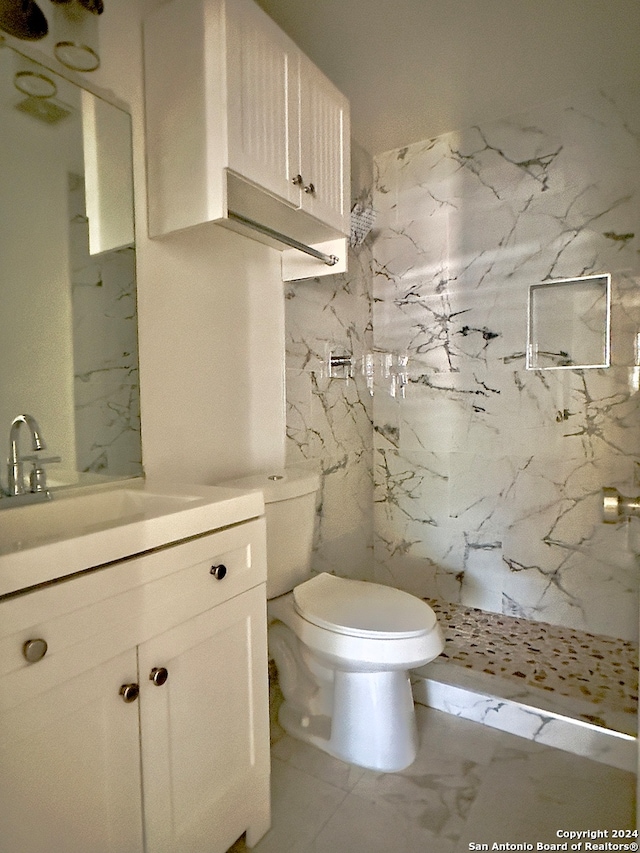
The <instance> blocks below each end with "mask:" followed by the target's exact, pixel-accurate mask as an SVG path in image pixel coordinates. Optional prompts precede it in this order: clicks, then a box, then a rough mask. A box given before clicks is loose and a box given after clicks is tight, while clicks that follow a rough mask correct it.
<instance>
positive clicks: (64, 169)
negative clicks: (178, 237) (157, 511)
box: [0, 46, 142, 491]
mask: <svg viewBox="0 0 640 853" xmlns="http://www.w3.org/2000/svg"><path fill="white" fill-rule="evenodd" d="M0 111H1V119H0V136H1V138H2V144H1V145H0V209H1V210H2V217H1V219H0V258H1V259H2V263H1V265H0V305H1V311H0V316H2V321H3V322H2V332H1V336H0V346H1V348H2V350H1V358H0V460H1V461H0V483H1V484H2V486H3V489H4V490H5V491H6V488H7V472H6V470H5V466H4V464H2V463H3V462H4V461H5V459H6V458H7V457H8V456H9V455H10V447H9V444H10V441H9V434H10V426H11V423H12V421H13V420H14V418H16V416H18V415H20V414H29V415H31V416H33V417H34V418H35V419H36V421H37V423H38V425H39V430H40V435H41V437H42V439H43V440H44V442H45V444H46V449H44V450H43V455H44V456H46V457H58V456H59V457H60V459H61V461H60V462H52V463H51V464H50V467H48V470H47V478H48V485H49V486H50V487H51V486H53V487H55V486H56V485H68V484H73V483H77V482H92V481H95V480H101V479H104V478H122V477H131V476H137V475H140V474H141V472H142V460H141V443H140V410H139V381H138V356H137V323H136V288H135V248H134V237H133V193H132V162H131V130H130V118H129V116H128V115H127V114H126V113H125V112H123V111H122V110H120V109H119V108H117V107H115V106H114V105H113V104H110V103H108V102H106V101H104V100H102V99H100V98H97V97H96V96H95V95H93V94H92V93H90V92H87V91H84V90H82V89H80V88H79V87H78V86H76V85H75V84H73V83H71V82H69V81H68V80H66V79H64V78H63V77H61V76H59V75H57V74H54V73H53V72H52V71H50V70H49V69H47V68H45V67H43V66H41V65H39V64H37V63H35V62H33V61H32V60H30V59H27V58H26V57H24V56H21V55H20V54H18V53H16V52H15V51H13V50H12V49H11V48H9V47H7V46H2V47H0ZM22 440H24V446H22V447H21V448H20V449H19V452H20V453H23V454H24V455H28V454H32V453H33V451H32V449H31V445H30V442H29V441H28V440H27V437H25V438H24V439H22ZM5 444H6V449H4V450H3V447H4V445H5ZM25 467H26V466H25ZM26 474H28V470H26ZM27 479H28V478H27ZM27 488H28V482H27Z"/></svg>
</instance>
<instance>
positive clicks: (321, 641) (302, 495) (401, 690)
mask: <svg viewBox="0 0 640 853" xmlns="http://www.w3.org/2000/svg"><path fill="white" fill-rule="evenodd" d="M225 485H229V486H231V485H233V486H238V487H242V488H261V489H262V491H263V493H264V499H265V507H266V521H267V598H268V599H269V600H268V602H267V613H268V617H269V652H270V654H271V656H272V657H273V659H274V661H275V664H276V667H277V670H278V677H279V681H280V687H281V689H282V693H283V696H284V702H283V704H282V706H281V708H280V711H279V722H280V724H281V725H282V727H283V728H284V729H285V731H286V732H288V733H289V734H291V735H293V736H294V737H297V738H300V739H301V740H304V741H307V742H308V743H312V744H314V745H315V746H317V747H319V748H320V749H322V750H324V751H325V752H327V753H329V754H331V755H333V756H335V757H337V758H340V759H342V760H343V761H348V762H350V763H353V764H357V765H359V766H361V767H367V768H371V769H374V770H379V771H386V772H392V771H396V770H402V769H404V768H405V767H408V766H409V765H410V764H411V763H412V762H413V760H414V759H415V756H416V751H417V743H418V739H417V730H416V723H415V712H414V705H413V696H412V693H411V683H410V678H409V670H411V669H413V668H415V667H419V666H423V665H424V664H426V663H428V662H429V661H431V660H433V659H434V658H435V657H437V656H438V655H439V654H440V652H441V651H442V649H443V647H444V643H443V639H442V633H441V631H440V627H439V625H438V622H437V619H436V615H435V613H434V612H433V610H432V609H431V608H430V607H429V605H428V604H426V602H424V601H422V600H421V599H419V598H416V597H415V596H413V595H410V594H409V593H406V592H403V591H401V590H398V589H394V588H393V587H388V586H383V585H381V584H376V583H370V582H368V581H358V580H352V579H349V578H344V577H337V576H335V575H332V574H327V573H321V574H318V575H313V574H312V572H311V545H312V536H313V516H314V511H315V493H316V491H317V489H318V488H319V478H318V476H317V474H313V473H310V472H309V471H308V470H305V469H296V468H287V469H283V470H281V471H279V472H276V473H275V474H271V475H270V476H268V475H266V474H264V475H257V476H255V477H245V478H242V479H240V480H234V481H231V482H228V483H226V484H225Z"/></svg>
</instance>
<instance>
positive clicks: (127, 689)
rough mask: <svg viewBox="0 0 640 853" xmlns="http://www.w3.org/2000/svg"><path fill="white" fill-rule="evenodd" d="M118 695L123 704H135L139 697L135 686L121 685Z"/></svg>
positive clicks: (138, 689) (138, 691)
mask: <svg viewBox="0 0 640 853" xmlns="http://www.w3.org/2000/svg"><path fill="white" fill-rule="evenodd" d="M120 695H121V696H122V698H123V699H124V701H125V702H127V703H129V702H135V701H136V699H137V698H138V696H139V695H140V687H139V686H138V685H137V684H123V685H122V687H121V688H120Z"/></svg>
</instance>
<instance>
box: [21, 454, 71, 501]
mask: <svg viewBox="0 0 640 853" xmlns="http://www.w3.org/2000/svg"><path fill="white" fill-rule="evenodd" d="M22 459H23V460H24V461H25V462H32V463H33V468H32V469H31V471H30V473H29V491H30V492H46V490H47V472H46V471H45V469H44V465H45V463H47V462H62V459H61V457H60V456H46V457H44V458H41V457H40V456H37V455H35V454H32V455H29V456H23V457H22Z"/></svg>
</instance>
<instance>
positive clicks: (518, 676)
mask: <svg viewBox="0 0 640 853" xmlns="http://www.w3.org/2000/svg"><path fill="white" fill-rule="evenodd" d="M427 600H428V603H429V604H430V605H431V607H433V609H434V610H435V611H436V613H437V615H438V619H439V621H440V625H441V627H442V629H443V633H444V636H445V649H444V652H443V654H442V655H441V658H443V659H446V660H448V661H450V662H451V663H453V664H456V665H458V666H463V667H466V668H467V669H471V670H474V671H478V672H484V673H487V674H489V675H496V676H500V677H502V678H506V679H509V680H512V681H514V682H520V683H523V682H524V683H526V684H529V685H530V686H532V687H537V688H540V689H542V690H547V691H549V692H556V693H559V694H561V695H563V696H569V697H574V698H580V699H587V700H589V701H590V702H593V703H594V704H602V705H603V706H606V707H607V708H608V709H609V710H611V711H621V712H624V713H631V714H635V713H636V708H637V702H638V646H637V644H636V643H631V642H627V641H624V640H618V639H615V638H613V637H605V636H600V635H596V634H589V633H586V632H585V631H578V630H575V629H573V628H564V627H561V626H558V625H550V624H547V623H543V622H531V621H529V620H527V619H521V618H518V617H515V616H503V615H501V614H498V613H490V612H487V611H484V610H477V609H475V608H472V607H464V606H463V605H461V604H449V603H446V602H442V601H437V600H435V599H427Z"/></svg>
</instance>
